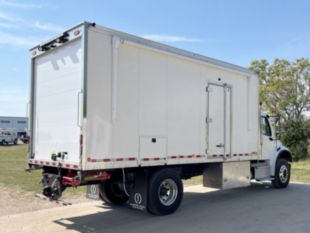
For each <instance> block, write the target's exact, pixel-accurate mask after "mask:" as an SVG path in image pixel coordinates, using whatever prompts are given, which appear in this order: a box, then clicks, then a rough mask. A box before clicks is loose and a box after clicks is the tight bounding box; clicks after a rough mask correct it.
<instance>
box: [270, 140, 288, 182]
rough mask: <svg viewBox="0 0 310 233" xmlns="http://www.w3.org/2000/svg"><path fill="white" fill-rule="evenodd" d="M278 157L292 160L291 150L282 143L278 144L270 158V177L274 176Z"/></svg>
mask: <svg viewBox="0 0 310 233" xmlns="http://www.w3.org/2000/svg"><path fill="white" fill-rule="evenodd" d="M280 158H283V159H286V160H287V161H289V162H292V161H293V157H292V155H291V152H290V151H289V149H288V148H287V147H285V146H283V145H282V144H281V145H278V147H277V149H276V153H275V155H274V156H273V157H272V158H271V160H270V170H271V176H272V177H273V176H274V173H275V166H276V162H277V160H278V159H280Z"/></svg>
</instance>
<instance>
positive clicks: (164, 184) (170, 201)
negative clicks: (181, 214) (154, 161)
mask: <svg viewBox="0 0 310 233" xmlns="http://www.w3.org/2000/svg"><path fill="white" fill-rule="evenodd" d="M182 199H183V184H182V181H181V178H180V175H179V173H178V172H177V171H176V170H175V169H162V170H158V171H156V172H155V173H153V174H152V176H151V177H150V180H149V187H148V205H147V206H148V211H149V212H150V213H152V214H155V215H167V214H172V213H173V212H175V211H176V210H177V209H178V207H179V206H180V204H181V202H182Z"/></svg>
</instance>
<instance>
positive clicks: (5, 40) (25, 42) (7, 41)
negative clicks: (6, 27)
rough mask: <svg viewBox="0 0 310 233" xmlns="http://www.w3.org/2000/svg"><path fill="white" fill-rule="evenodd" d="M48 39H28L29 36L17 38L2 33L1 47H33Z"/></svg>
mask: <svg viewBox="0 0 310 233" xmlns="http://www.w3.org/2000/svg"><path fill="white" fill-rule="evenodd" d="M45 39H46V38H37V37H28V36H25V37H23V36H17V35H14V34H11V33H4V32H0V45H1V44H2V45H11V46H22V47H28V48H29V47H32V46H35V45H36V44H39V43H40V42H42V41H44V40H45Z"/></svg>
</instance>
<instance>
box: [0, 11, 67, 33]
mask: <svg viewBox="0 0 310 233" xmlns="http://www.w3.org/2000/svg"><path fill="white" fill-rule="evenodd" d="M0 19H2V20H3V21H5V22H6V23H7V22H10V23H11V27H8V28H16V27H18V25H21V26H24V27H27V28H34V29H39V30H42V31H47V32H57V33H58V32H61V31H63V30H64V29H63V28H62V27H60V26H58V25H55V24H52V23H41V22H39V21H35V22H33V21H28V20H25V19H22V18H19V17H18V16H15V15H11V14H7V13H3V12H0ZM0 23H3V22H0ZM7 25H9V24H7Z"/></svg>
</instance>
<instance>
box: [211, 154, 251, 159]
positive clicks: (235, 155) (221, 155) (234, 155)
mask: <svg viewBox="0 0 310 233" xmlns="http://www.w3.org/2000/svg"><path fill="white" fill-rule="evenodd" d="M229 156H230V154H226V157H229ZM231 156H233V157H237V156H241V157H242V156H250V153H233V154H231ZM211 157H213V158H218V157H224V155H223V154H212V155H211Z"/></svg>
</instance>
